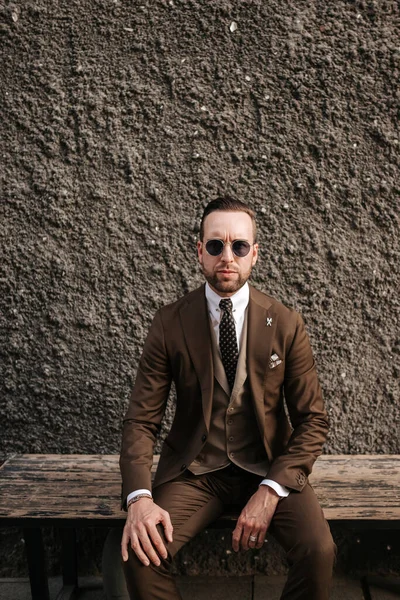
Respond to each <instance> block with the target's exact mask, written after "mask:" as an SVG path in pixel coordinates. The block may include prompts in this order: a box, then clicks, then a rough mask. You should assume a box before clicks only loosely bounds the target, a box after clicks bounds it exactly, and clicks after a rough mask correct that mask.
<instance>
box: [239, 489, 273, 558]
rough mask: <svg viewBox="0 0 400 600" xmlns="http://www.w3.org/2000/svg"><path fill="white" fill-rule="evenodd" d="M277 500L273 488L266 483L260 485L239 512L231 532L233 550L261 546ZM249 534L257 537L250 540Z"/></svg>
mask: <svg viewBox="0 0 400 600" xmlns="http://www.w3.org/2000/svg"><path fill="white" fill-rule="evenodd" d="M278 502H279V496H278V494H277V493H276V492H275V490H273V489H272V488H270V487H269V486H268V485H260V487H259V488H258V490H257V491H256V493H255V494H253V495H252V497H251V498H250V500H249V501H248V502H247V504H246V506H245V507H244V508H243V510H242V512H241V513H240V517H239V518H238V521H237V524H236V527H235V529H234V532H233V534H232V547H233V549H234V551H235V552H238V550H239V549H240V548H241V549H242V550H248V549H249V548H261V546H262V545H263V543H264V540H265V536H266V534H267V529H268V527H269V525H270V523H271V520H272V517H273V516H274V513H275V509H276V506H277V504H278ZM250 536H254V537H255V538H257V539H256V540H255V541H252V540H250V539H249V537H250Z"/></svg>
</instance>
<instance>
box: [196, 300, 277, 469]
mask: <svg viewBox="0 0 400 600" xmlns="http://www.w3.org/2000/svg"><path fill="white" fill-rule="evenodd" d="M210 330H211V331H210V335H211V343H212V354H213V362H214V395H213V405H212V409H211V420H210V430H209V434H208V438H207V441H206V443H205V445H204V446H203V449H202V450H201V452H200V454H199V455H198V456H197V457H196V459H195V460H194V461H193V462H192V464H191V465H190V466H189V470H190V471H191V472H192V473H194V474H195V475H200V474H202V473H209V472H211V471H217V470H218V469H222V468H224V467H226V466H228V465H229V464H230V463H234V464H235V465H237V466H239V467H241V468H242V469H245V470H246V471H249V472H250V473H255V474H256V475H261V476H262V477H265V475H266V473H267V471H268V464H269V463H268V458H267V454H266V452H265V448H264V444H263V442H262V439H261V435H260V430H259V428H258V425H257V421H256V415H255V412H254V407H253V401H252V398H251V394H250V386H249V382H248V378H247V369H246V360H247V311H246V316H245V321H244V324H243V331H242V340H241V348H240V352H239V358H238V364H237V368H236V378H235V382H234V385H233V388H232V392H230V389H229V384H228V379H227V377H226V373H225V369H224V366H223V364H222V360H221V354H220V351H219V348H218V345H217V340H216V336H215V332H214V330H213V328H212V326H211V325H210Z"/></svg>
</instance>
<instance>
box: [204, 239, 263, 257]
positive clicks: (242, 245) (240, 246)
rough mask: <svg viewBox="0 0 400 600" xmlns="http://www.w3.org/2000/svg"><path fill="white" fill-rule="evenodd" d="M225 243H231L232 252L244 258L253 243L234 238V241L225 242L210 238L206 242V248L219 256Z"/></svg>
mask: <svg viewBox="0 0 400 600" xmlns="http://www.w3.org/2000/svg"><path fill="white" fill-rule="evenodd" d="M225 245H228V246H229V245H230V246H231V248H232V252H233V254H234V255H235V256H238V257H239V258H244V257H245V256H247V255H248V253H249V252H250V248H251V246H252V245H253V244H249V242H246V241H245V240H233V242H232V243H231V242H224V241H222V240H208V242H206V250H207V252H208V254H211V256H219V255H220V254H222V252H223V250H224V246H225Z"/></svg>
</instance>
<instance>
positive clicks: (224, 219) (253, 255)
mask: <svg viewBox="0 0 400 600" xmlns="http://www.w3.org/2000/svg"><path fill="white" fill-rule="evenodd" d="M215 239H217V240H222V241H223V242H224V244H225V245H224V247H223V250H222V254H219V255H218V256H211V255H210V254H209V253H208V252H207V250H206V243H207V242H208V241H209V240H215ZM235 240H244V241H246V242H249V244H250V252H249V253H248V254H247V256H244V257H238V256H235V254H234V253H233V252H232V246H231V244H232V242H234V241H235ZM253 242H254V234H253V223H252V220H251V217H250V216H249V215H248V214H247V213H245V212H228V211H224V210H216V211H214V212H212V213H210V214H209V215H207V217H206V218H205V221H204V238H203V241H202V242H201V241H199V242H197V255H198V257H199V262H200V264H201V267H202V271H203V275H204V277H205V278H206V280H207V281H208V283H209V284H210V286H211V288H212V289H213V290H214V291H215V292H216V293H217V294H219V295H220V296H226V297H227V296H232V294H234V293H235V292H237V291H238V290H239V289H240V288H241V287H242V286H243V285H244V284H245V283H246V281H247V280H248V278H249V277H250V274H251V270H252V268H253V267H254V265H255V264H256V262H257V255H258V244H254V243H253Z"/></svg>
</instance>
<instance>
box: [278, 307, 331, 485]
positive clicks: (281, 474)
mask: <svg viewBox="0 0 400 600" xmlns="http://www.w3.org/2000/svg"><path fill="white" fill-rule="evenodd" d="M283 389H284V397H285V401H286V406H287V410H288V413H289V417H290V421H291V425H292V427H293V431H292V434H291V436H290V439H289V441H288V443H287V445H286V448H285V450H284V452H283V454H281V455H280V456H278V457H276V458H275V459H274V461H273V463H272V464H271V467H270V469H269V471H268V477H269V478H270V479H273V480H275V481H277V482H278V483H280V484H281V485H284V486H286V487H288V488H291V489H293V490H296V491H301V490H302V489H303V488H304V486H305V485H306V483H307V477H308V475H309V474H310V473H311V470H312V467H313V464H314V462H315V460H316V459H317V458H318V456H319V455H320V454H321V453H322V447H323V444H324V442H325V440H326V437H327V433H328V427H329V426H328V417H327V413H326V410H325V407H324V402H323V399H322V393H321V388H320V385H319V382H318V377H317V372H316V367H315V361H314V358H313V355H312V351H311V346H310V342H309V339H308V336H307V333H306V331H305V327H304V323H303V320H302V318H301V317H300V315H297V323H296V329H295V333H294V336H293V341H292V342H291V344H290V345H289V347H288V351H287V354H286V368H285V375H284V382H283Z"/></svg>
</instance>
